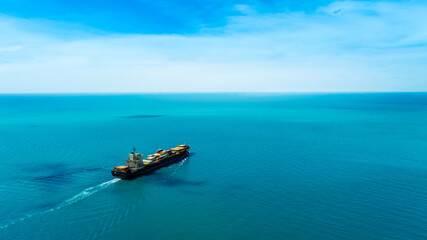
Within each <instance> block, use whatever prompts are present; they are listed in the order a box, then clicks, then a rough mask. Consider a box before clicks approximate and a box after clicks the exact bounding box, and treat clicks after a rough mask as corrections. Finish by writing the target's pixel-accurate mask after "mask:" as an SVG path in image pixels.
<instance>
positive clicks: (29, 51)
mask: <svg viewBox="0 0 427 240" xmlns="http://www.w3.org/2000/svg"><path fill="white" fill-rule="evenodd" d="M426 13H427V1H421V0H405V1H404V0H400V1H398V0H395V1H330V0H312V1H309V0H287V1H286V0H282V1H279V0H270V1H267V0H264V1H261V0H247V1H234V0H228V1H225V0H224V1H223V0H216V1H214V0H157V1H148V0H121V1H114V0H92V1H90V0H85V1H83V0H73V1H70V0H38V1H34V0H32V1H31V0H0V93H111V92H116V93H127V92H129V93H145V92H155V93H157V92H402V91H403V92H406V91H410V92H414V91H417V92H418V91H427V24H426V23H427V14H426Z"/></svg>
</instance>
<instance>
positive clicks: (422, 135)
mask: <svg viewBox="0 0 427 240" xmlns="http://www.w3.org/2000/svg"><path fill="white" fill-rule="evenodd" d="M426 119H427V94H425V93H386V94H317V95H315V94H314V95H313V94H301V95H292V94H290V95H262V94H175V95H168V94H159V95H105V96H104V95H34V96H29V95H1V96H0V163H1V168H0V206H1V208H0V239H215V240H216V239H427V124H426V123H427V120H426ZM184 142H186V143H187V144H189V145H190V146H191V147H192V149H191V150H192V153H193V155H192V156H191V157H189V158H188V159H186V160H184V161H182V162H180V163H178V164H175V165H172V166H169V167H167V168H163V169H161V170H159V171H157V172H155V173H154V174H152V175H149V176H144V177H141V178H138V179H136V180H133V181H124V180H117V179H113V177H112V176H111V175H110V170H111V168H112V167H114V166H115V165H119V164H122V163H123V162H124V160H123V159H125V158H126V157H127V154H128V152H129V151H131V149H132V146H135V147H136V148H137V152H141V153H143V154H145V155H147V154H149V153H152V152H154V151H155V150H157V149H158V148H164V149H166V148H171V147H174V146H176V145H178V144H182V143H184Z"/></svg>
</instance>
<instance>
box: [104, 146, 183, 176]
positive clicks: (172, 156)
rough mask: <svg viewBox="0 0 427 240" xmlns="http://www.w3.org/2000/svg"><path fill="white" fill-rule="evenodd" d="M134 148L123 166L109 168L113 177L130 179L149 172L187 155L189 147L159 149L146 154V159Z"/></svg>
mask: <svg viewBox="0 0 427 240" xmlns="http://www.w3.org/2000/svg"><path fill="white" fill-rule="evenodd" d="M135 150H136V149H135V147H134V148H133V152H131V153H129V158H128V159H126V165H125V166H117V167H115V168H114V169H113V170H111V174H112V175H113V176H114V177H116V178H121V179H127V180H130V179H134V178H136V177H139V176H142V175H146V174H149V173H151V172H154V171H155V170H157V169H159V168H162V167H165V166H168V165H170V164H172V163H175V162H178V161H180V160H182V159H184V158H186V157H188V154H189V152H190V147H189V146H187V145H185V144H184V145H179V146H178V147H175V148H171V149H169V150H163V149H159V150H157V151H156V153H155V154H151V155H148V156H147V159H144V155H142V154H141V153H136V152H135Z"/></svg>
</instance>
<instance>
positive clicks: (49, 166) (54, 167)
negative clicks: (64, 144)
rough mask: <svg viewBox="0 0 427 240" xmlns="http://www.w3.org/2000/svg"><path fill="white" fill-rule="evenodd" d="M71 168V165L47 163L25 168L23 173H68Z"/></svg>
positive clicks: (22, 169)
mask: <svg viewBox="0 0 427 240" xmlns="http://www.w3.org/2000/svg"><path fill="white" fill-rule="evenodd" d="M68 168H69V164H66V163H45V164H37V165H33V166H31V167H29V166H27V167H23V168H21V171H23V172H31V173H34V172H58V173H61V172H66V170H67V169H68Z"/></svg>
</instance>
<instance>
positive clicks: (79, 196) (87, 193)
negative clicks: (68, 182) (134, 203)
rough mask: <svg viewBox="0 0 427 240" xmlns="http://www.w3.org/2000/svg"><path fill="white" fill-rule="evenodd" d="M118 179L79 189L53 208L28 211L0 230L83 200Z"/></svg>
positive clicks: (0, 227)
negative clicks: (78, 191) (34, 211)
mask: <svg viewBox="0 0 427 240" xmlns="http://www.w3.org/2000/svg"><path fill="white" fill-rule="evenodd" d="M118 181H120V179H118V178H115V179H112V180H110V181H107V182H104V183H101V184H99V185H96V186H93V187H90V188H86V189H85V190H83V191H81V192H80V193H78V194H76V195H74V196H73V197H71V198H69V199H67V200H65V201H63V202H61V203H60V204H59V205H58V206H56V207H54V208H51V209H48V210H45V211H41V212H36V213H29V214H27V215H25V216H24V217H21V218H19V219H16V220H13V221H11V222H9V223H8V224H6V225H3V226H0V230H1V229H3V228H7V227H9V226H10V225H13V224H15V223H17V222H20V221H24V220H25V219H28V218H31V217H34V216H37V215H42V214H45V213H48V212H53V211H56V210H59V209H61V208H63V207H66V206H69V205H71V204H73V203H76V202H78V201H80V200H83V199H85V198H87V197H89V196H90V195H92V194H94V193H96V192H98V191H99V190H101V189H104V188H106V187H108V186H110V185H111V184H113V183H115V182H118Z"/></svg>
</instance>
